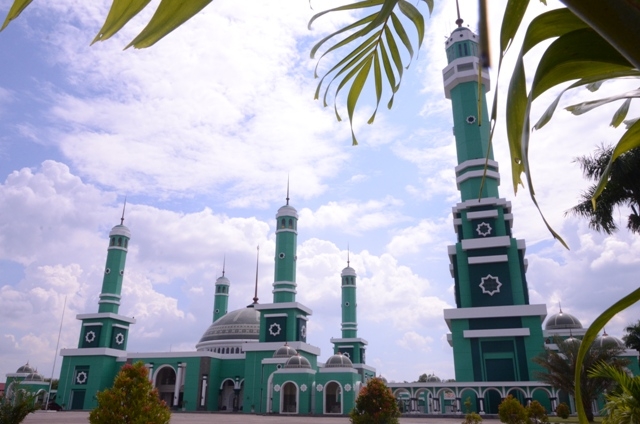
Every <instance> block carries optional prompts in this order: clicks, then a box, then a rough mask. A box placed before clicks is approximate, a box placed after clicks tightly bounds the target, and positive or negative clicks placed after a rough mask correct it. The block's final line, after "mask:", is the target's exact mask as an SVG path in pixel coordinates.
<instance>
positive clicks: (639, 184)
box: [566, 146, 640, 234]
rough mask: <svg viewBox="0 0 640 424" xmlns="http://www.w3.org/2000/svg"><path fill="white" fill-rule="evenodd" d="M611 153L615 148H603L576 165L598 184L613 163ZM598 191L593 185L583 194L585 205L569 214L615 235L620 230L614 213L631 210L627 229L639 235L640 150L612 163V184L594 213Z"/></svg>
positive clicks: (610, 181) (631, 151)
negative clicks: (622, 209) (625, 209)
mask: <svg viewBox="0 0 640 424" xmlns="http://www.w3.org/2000/svg"><path fill="white" fill-rule="evenodd" d="M612 152H613V147H611V146H600V147H599V148H598V149H597V150H596V152H595V153H594V154H593V156H581V157H579V158H577V159H576V161H577V162H578V163H579V164H580V167H581V168H582V172H583V173H584V176H585V177H586V178H587V179H589V180H595V181H598V180H599V179H600V178H601V177H602V175H603V173H604V170H605V169H606V167H607V164H608V163H609V161H610V160H611V154H612ZM596 187H597V185H596V184H594V185H592V186H591V187H589V189H588V190H587V191H585V192H584V193H582V196H581V199H582V201H581V202H580V203H579V204H578V205H576V206H574V207H573V208H571V209H569V210H568V211H567V212H566V213H567V214H572V215H578V216H582V217H585V218H588V219H589V227H591V228H593V229H594V230H596V231H603V232H605V233H607V234H612V233H613V232H615V231H617V229H618V226H617V225H616V222H615V219H614V217H613V212H614V209H616V208H618V207H620V206H628V207H629V208H631V213H630V214H629V217H628V220H627V228H628V229H629V230H630V231H631V232H633V233H636V234H640V215H639V214H638V211H639V210H640V149H637V148H636V149H632V150H629V151H628V152H627V153H625V154H623V155H621V156H620V157H619V158H618V159H617V160H616V161H615V162H613V164H612V167H611V174H610V177H609V183H608V184H607V186H606V187H605V188H604V190H603V191H602V194H601V195H600V197H599V198H598V202H597V203H596V208H595V209H594V208H593V205H592V202H591V199H592V197H593V195H594V193H595V191H596Z"/></svg>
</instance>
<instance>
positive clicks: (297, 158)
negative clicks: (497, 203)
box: [0, 0, 640, 381]
mask: <svg viewBox="0 0 640 424" xmlns="http://www.w3.org/2000/svg"><path fill="white" fill-rule="evenodd" d="M443 3H444V2H438V4H437V6H436V10H435V11H434V14H433V16H432V18H431V19H430V20H428V21H427V24H428V32H427V35H426V39H425V43H424V46H423V48H422V50H421V51H420V55H419V57H418V58H417V60H415V61H414V63H413V64H412V66H411V68H410V70H409V71H408V72H407V74H406V77H405V80H404V82H403V86H402V88H401V92H400V94H399V95H398V97H397V99H396V102H395V107H394V109H393V110H392V111H390V112H389V111H386V110H381V112H380V113H379V114H378V117H377V119H376V123H375V124H374V125H373V126H367V125H366V124H364V122H365V121H366V118H367V117H368V115H367V112H370V111H371V110H372V109H371V107H372V106H371V105H370V104H366V103H364V104H363V105H362V109H361V113H360V114H359V115H358V116H357V123H356V130H357V134H358V138H359V140H360V142H361V144H360V146H358V147H352V146H351V140H350V132H349V127H348V124H347V123H346V122H342V123H338V122H336V121H335V119H334V115H333V112H332V110H331V108H326V109H324V108H322V104H321V103H320V102H318V101H314V100H313V92H314V90H315V84H316V82H317V81H316V80H314V79H313V67H314V66H315V62H314V61H312V60H309V59H308V51H309V50H310V48H311V46H312V45H313V43H314V41H315V40H318V39H320V38H321V37H322V36H323V35H324V34H326V33H328V32H329V31H331V30H332V29H335V28H336V26H339V25H341V24H344V22H346V21H348V20H349V19H350V17H349V16H347V15H341V16H329V17H327V18H326V19H321V20H320V21H318V22H317V23H316V24H315V25H314V28H313V30H312V31H308V30H307V28H306V23H307V21H308V19H309V18H310V16H311V15H312V14H313V13H315V12H316V11H318V10H322V9H325V8H328V7H330V5H333V4H335V2H314V3H312V6H313V7H314V9H315V10H310V8H309V4H308V2H300V1H295V0H287V1H283V0H273V1H264V2H255V3H252V4H251V5H243V6H238V4H237V3H236V2H233V1H229V0H216V1H215V2H213V3H212V4H211V5H210V6H208V7H207V8H206V9H205V10H204V12H203V13H202V14H201V15H199V16H197V17H196V18H194V19H193V20H192V21H190V22H189V23H187V24H186V25H185V26H183V27H182V28H180V29H178V30H177V31H175V32H174V33H172V34H171V35H170V36H169V37H168V38H166V39H164V40H162V41H161V42H159V43H158V44H157V45H156V46H154V47H153V48H151V49H147V50H142V51H140V50H133V49H129V50H126V51H122V48H123V47H124V46H125V45H126V44H127V43H128V42H129V41H130V40H131V39H132V38H133V37H134V36H135V34H137V32H138V31H139V30H140V29H141V28H142V26H143V24H144V21H145V17H144V16H143V17H141V18H140V19H136V20H134V21H132V22H131V23H130V24H129V25H128V26H127V27H126V28H125V30H124V31H123V32H122V34H119V35H117V36H115V37H114V38H113V39H112V40H109V41H107V42H104V43H99V44H96V45H94V46H92V47H89V43H90V41H91V40H92V39H93V37H94V35H95V33H96V31H97V30H98V29H99V28H100V26H101V24H102V22H101V19H102V18H103V17H104V16H106V11H107V9H108V4H107V2H106V1H100V2H92V3H91V4H82V5H78V4H77V2H73V1H71V0H68V1H67V0H63V1H59V2H56V3H55V5H48V4H40V3H38V4H33V5H32V6H30V7H29V8H28V9H27V10H26V11H25V12H24V14H23V16H21V17H20V18H19V19H18V20H16V21H15V22H13V23H12V24H11V25H10V26H9V27H8V28H7V29H6V30H5V31H4V32H3V33H2V34H0V54H2V57H3V61H2V67H1V69H0V181H2V183H1V184H0V240H1V243H0V316H2V322H3V325H2V327H1V329H0V374H2V375H4V374H6V373H7V372H13V371H15V369H17V368H18V367H19V366H20V365H22V364H24V363H25V362H26V361H27V360H28V361H29V362H30V363H31V364H32V365H34V366H36V367H38V368H39V370H40V372H42V373H44V374H45V375H46V376H49V375H50V374H51V369H52V366H53V358H54V355H55V344H56V338H57V329H58V325H59V323H60V318H61V315H62V310H63V303H64V299H65V297H66V298H67V309H66V313H65V317H64V331H63V333H62V338H61V343H60V345H61V347H74V346H75V345H76V344H77V338H78V333H79V328H80V327H79V322H78V321H76V320H75V315H76V314H78V313H85V312H93V311H96V310H97V300H98V294H99V291H100V286H101V282H102V271H103V267H104V261H105V258H106V248H107V234H108V232H109V230H110V228H111V227H112V226H113V225H115V224H117V223H118V222H119V217H120V213H121V209H122V203H123V201H124V197H125V196H127V199H128V200H127V202H128V204H127V214H126V220H125V224H126V225H128V226H129V228H130V230H131V232H132V241H131V245H130V246H131V249H130V252H129V256H128V259H127V271H126V277H125V285H124V288H123V304H122V307H121V310H120V312H121V313H123V314H125V315H130V316H135V317H136V319H137V324H136V325H135V326H134V329H133V332H132V337H131V340H130V342H129V349H130V350H132V351H158V350H169V349H172V350H192V349H194V346H195V344H196V343H197V342H198V340H199V338H200V336H201V335H202V333H203V332H204V331H205V330H206V328H207V327H208V325H209V324H210V320H211V314H212V307H213V285H214V282H215V279H216V278H217V277H218V276H219V275H220V273H221V268H222V261H223V257H224V256H225V255H226V263H227V269H226V275H227V276H228V277H229V279H230V280H231V284H232V285H231V298H230V309H236V308H241V307H244V306H245V305H247V304H248V303H250V302H251V298H252V297H253V282H254V280H255V272H254V271H255V251H256V246H257V245H260V248H261V256H260V287H259V297H260V299H261V301H262V302H268V301H270V299H271V283H272V282H273V257H274V248H275V246H274V240H275V238H274V216H275V212H276V210H277V209H278V208H279V207H280V206H282V205H283V204H284V198H285V194H286V182H287V176H289V177H290V181H291V204H292V205H293V206H295V207H296V208H297V210H298V212H299V214H300V222H299V239H298V241H299V244H298V258H299V260H298V285H299V286H298V287H299V289H298V298H297V299H298V301H300V302H302V303H304V304H305V305H307V306H309V307H310V308H312V309H313V310H314V315H313V316H312V318H311V323H310V326H309V336H308V340H309V341H310V343H312V344H314V345H317V346H319V347H321V349H322V355H321V358H320V359H321V360H324V359H326V358H327V357H328V356H329V355H330V344H329V339H330V338H331V337H339V336H340V299H339V295H340V271H341V270H342V268H344V267H345V266H346V258H347V246H350V249H351V264H352V266H353V267H354V268H355V269H356V271H357V272H358V276H359V277H358V304H359V306H360V308H359V323H360V326H359V335H360V336H361V337H364V338H365V339H367V340H369V342H370V345H369V352H368V355H367V358H368V361H369V363H371V365H374V366H376V367H377V368H378V371H379V372H380V373H382V375H384V376H385V377H387V378H388V379H390V380H398V381H403V380H415V379H417V377H418V376H419V375H420V374H422V373H424V372H427V373H432V372H433V373H436V374H438V375H439V376H440V377H442V378H453V377H454V373H453V361H452V350H451V348H450V347H449V346H448V344H447V343H446V333H447V328H446V325H445V323H444V320H443V317H442V309H443V308H447V307H452V306H453V304H454V301H453V280H452V278H451V277H450V275H449V269H448V265H449V264H448V257H447V249H446V247H447V245H449V244H451V243H453V242H454V241H455V237H454V231H453V225H452V220H451V207H452V206H454V205H455V203H456V202H457V201H458V199H459V196H458V193H457V191H456V189H455V182H454V173H453V167H454V166H455V151H454V146H453V136H452V132H451V125H452V124H451V117H450V114H451V112H450V108H449V103H448V100H446V99H445V98H444V94H443V89H442V83H441V69H442V68H444V66H445V65H446V59H445V55H444V47H443V45H444V40H445V37H446V36H447V35H448V34H449V33H450V31H451V30H452V29H453V27H454V23H453V21H454V19H455V11H454V8H453V3H452V2H448V3H447V4H443ZM449 3H451V4H449ZM9 4H10V2H9V1H8V0H0V12H1V13H5V12H6V11H7V10H8V8H9ZM154 4H155V3H154ZM469 4H470V5H469V6H468V8H469V9H471V8H475V2H469ZM492 6H493V3H492ZM535 6H536V7H542V6H538V5H535ZM464 8H465V5H464V2H463V10H465V9H464ZM473 12H474V10H469V12H468V15H469V16H464V17H465V21H466V23H468V24H470V26H471V28H472V29H475V16H473ZM491 12H492V16H493V17H494V20H493V22H494V24H493V25H492V27H493V28H494V33H493V40H494V42H495V41H497V34H498V28H499V25H498V22H499V15H500V13H499V12H500V7H497V6H496V7H493V8H492V11H491ZM150 13H151V10H149V11H148V12H146V18H148V17H149V15H150ZM463 13H464V14H465V15H466V14H467V11H465V12H463ZM537 54H539V53H537ZM531 61H532V62H535V55H533V57H532V58H531ZM492 85H495V75H492ZM493 88H494V87H492V89H493ZM499 90H500V92H501V93H503V92H504V87H501V88H500V89H499ZM583 95H584V93H582V92H578V93H569V94H568V95H567V100H566V104H571V102H572V100H573V102H575V99H577V98H578V97H577V96H583ZM491 96H493V91H492V92H491ZM549 99H553V97H548V98H547V97H544V98H542V99H541V100H540V105H538V106H537V108H538V109H536V110H534V115H535V113H540V112H541V111H542V110H544V107H545V106H546V105H547V104H548V102H549ZM341 102H342V103H340V104H341V105H342V104H344V102H343V101H342V100H341ZM616 107H617V106H616V105H614V106H613V107H612V108H609V109H606V108H603V109H602V110H596V111H594V112H591V115H592V116H589V117H582V118H575V117H572V116H570V115H569V114H568V113H566V112H561V111H558V113H557V116H556V117H554V119H553V120H552V122H551V124H549V125H548V127H546V128H545V129H543V130H541V131H539V132H537V133H536V134H534V138H533V144H532V148H531V154H532V157H533V161H534V173H535V175H536V188H537V192H538V196H539V198H540V201H541V204H542V207H543V209H544V211H545V213H546V215H547V217H548V219H549V220H550V222H551V223H552V224H553V226H554V228H556V229H557V230H559V231H560V232H561V233H562V234H563V236H564V237H565V238H566V240H567V241H568V243H569V244H570V246H571V250H570V251H566V250H565V249H564V248H562V246H560V245H559V244H558V243H556V242H554V241H553V240H552V238H551V236H550V235H549V234H548V233H547V232H546V230H545V228H544V226H543V224H542V221H541V219H540V218H539V216H538V214H537V211H536V210H535V208H534V207H533V205H532V204H531V201H530V200H529V198H528V193H527V192H526V191H525V190H519V193H518V196H517V197H515V198H514V196H513V187H512V186H511V182H510V181H511V179H510V176H509V172H510V170H509V165H508V164H509V160H508V156H507V147H506V143H505V139H504V128H503V127H499V128H498V129H497V131H496V134H497V135H496V140H495V143H496V148H495V156H496V158H497V160H498V161H499V162H500V164H501V173H502V185H501V195H502V196H503V197H506V198H508V199H509V200H511V201H512V202H513V212H514V216H515V220H514V221H515V222H514V232H515V234H516V236H517V237H518V238H524V239H525V240H526V242H527V246H528V248H527V257H528V260H529V270H528V282H529V287H530V290H531V301H532V303H546V304H547V307H548V311H549V314H552V313H555V312H557V304H558V302H562V307H563V310H565V311H566V312H570V313H573V314H574V315H576V316H577V317H578V318H580V319H581V320H582V322H583V324H585V325H587V324H588V323H589V322H591V320H593V318H594V317H596V316H597V314H598V313H599V312H601V311H602V310H603V309H604V308H606V307H607V306H609V305H610V304H611V303H613V302H614V301H615V300H617V298H619V297H621V296H622V295H623V294H626V293H627V292H629V291H631V290H632V289H634V288H635V287H636V286H637V277H636V275H637V269H638V262H639V261H640V259H639V258H640V254H639V253H640V243H639V242H638V240H637V237H632V236H630V235H628V234H627V233H626V232H625V231H621V232H620V233H619V234H616V235H614V236H609V237H605V236H603V235H600V234H597V233H594V232H592V231H590V230H589V229H588V228H587V226H586V225H585V223H584V222H582V221H580V220H577V219H574V218H566V217H564V214H563V213H564V211H565V210H566V209H568V208H569V207H570V206H572V205H573V204H574V203H575V202H576V199H577V198H578V195H579V193H580V191H581V190H583V189H585V187H586V184H585V182H584V181H583V180H582V177H581V175H580V170H579V169H578V167H577V165H576V164H574V163H572V162H571V161H572V159H573V158H574V157H575V156H577V155H580V154H586V153H590V152H591V151H592V150H593V148H594V147H595V146H596V145H598V144H600V143H602V142H612V141H614V140H616V139H617V138H618V137H619V136H620V133H619V131H614V130H612V129H610V128H607V124H608V122H609V116H610V114H611V113H612V112H613V110H615V108H616ZM343 112H344V113H345V114H346V111H343ZM593 122H597V123H599V124H601V125H593ZM620 217H621V219H623V220H624V211H621V212H620ZM622 226H623V227H624V223H623V224H622ZM637 316H638V309H637V308H634V309H632V310H629V311H627V312H625V313H624V314H621V315H620V316H618V317H616V318H615V319H614V320H613V321H612V322H611V323H610V325H609V326H608V327H607V330H608V332H609V333H610V334H614V335H618V336H621V335H622V328H623V327H624V326H625V325H627V324H628V323H630V322H632V321H634V320H635V319H636V318H637ZM59 366H60V361H58V363H57V366H56V370H55V371H54V375H56V376H57V374H58V372H59V371H58V370H57V369H59Z"/></svg>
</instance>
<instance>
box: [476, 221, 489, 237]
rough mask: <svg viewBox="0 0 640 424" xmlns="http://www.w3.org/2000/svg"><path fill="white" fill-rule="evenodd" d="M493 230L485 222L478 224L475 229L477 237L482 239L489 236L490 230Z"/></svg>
mask: <svg viewBox="0 0 640 424" xmlns="http://www.w3.org/2000/svg"><path fill="white" fill-rule="evenodd" d="M492 229H493V228H491V225H489V223H487V222H481V223H480V224H478V226H477V227H476V233H478V235H479V236H482V237H486V236H488V235H489V234H491V230H492Z"/></svg>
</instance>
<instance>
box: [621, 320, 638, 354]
mask: <svg viewBox="0 0 640 424" xmlns="http://www.w3.org/2000/svg"><path fill="white" fill-rule="evenodd" d="M624 331H625V332H626V333H627V334H625V335H624V336H623V337H622V340H624V344H625V345H626V346H627V348H629V349H635V350H637V351H638V353H640V321H638V322H636V323H635V324H629V325H628V326H627V327H626V328H625V329H624Z"/></svg>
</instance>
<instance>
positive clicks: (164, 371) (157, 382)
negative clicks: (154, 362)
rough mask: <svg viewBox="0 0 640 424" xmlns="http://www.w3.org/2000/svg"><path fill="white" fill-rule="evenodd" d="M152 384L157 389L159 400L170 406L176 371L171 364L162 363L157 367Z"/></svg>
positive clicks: (174, 387)
mask: <svg viewBox="0 0 640 424" xmlns="http://www.w3.org/2000/svg"><path fill="white" fill-rule="evenodd" d="M153 385H154V387H155V388H157V389H158V396H159V397H160V400H163V401H165V403H166V404H167V405H169V406H172V405H173V395H174V393H175V389H176V371H175V370H174V369H173V367H172V366H171V365H163V366H161V367H160V368H158V370H157V371H156V375H155V378H154V383H153Z"/></svg>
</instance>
